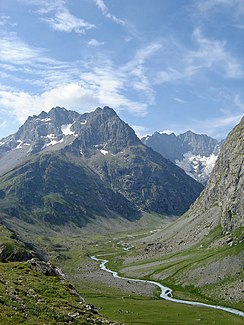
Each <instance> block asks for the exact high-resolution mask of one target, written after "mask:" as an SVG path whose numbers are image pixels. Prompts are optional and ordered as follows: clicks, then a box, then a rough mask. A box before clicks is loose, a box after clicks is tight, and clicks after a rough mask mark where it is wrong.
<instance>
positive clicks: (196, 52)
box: [155, 28, 244, 84]
mask: <svg viewBox="0 0 244 325" xmlns="http://www.w3.org/2000/svg"><path fill="white" fill-rule="evenodd" d="M192 40H193V42H194V43H195V49H193V48H192V47H189V48H187V47H185V46H184V45H182V44H180V43H179V42H177V41H176V40H174V39H172V38H168V39H165V40H164V43H165V44H167V51H165V52H164V51H163V53H162V58H163V59H164V60H165V66H167V68H165V69H164V70H161V71H159V72H158V73H157V76H156V78H155V83H156V84H160V83H166V82H176V81H177V82H180V81H184V82H185V81H186V80H190V79H192V78H193V77H196V76H201V74H203V73H206V72H208V71H209V72H211V73H216V74H218V75H220V76H222V77H224V78H226V79H241V78H243V77H244V66H243V62H241V61H240V59H237V58H236V57H235V56H234V55H232V53H231V51H230V50H229V49H228V44H227V42H225V41H220V40H216V39H210V38H207V37H205V36H204V35H203V33H202V31H201V30H200V29H199V28H196V29H195V30H194V31H193V33H192ZM178 53H181V55H180V56H179V55H178Z"/></svg>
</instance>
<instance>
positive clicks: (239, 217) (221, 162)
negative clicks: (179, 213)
mask: <svg viewBox="0 0 244 325" xmlns="http://www.w3.org/2000/svg"><path fill="white" fill-rule="evenodd" d="M243 162H244V118H242V120H241V122H240V123H239V124H238V125H237V126H236V127H235V128H234V129H233V130H232V132H231V133H230V134H229V136H228V138H227V139H226V141H225V142H224V144H223V146H222V149H221V152H220V154H219V157H218V159H217V162H216V164H215V167H214V169H213V173H212V175H211V177H210V179H209V182H208V184H207V187H206V189H205V190H204V192H203V193H202V195H201V197H200V198H199V199H198V200H197V202H196V203H195V204H194V206H193V207H192V212H193V213H195V212H196V211H199V212H198V213H205V212H206V211H208V209H209V208H210V207H213V206H214V205H216V206H218V207H219V208H220V209H221V219H220V223H221V226H222V228H223V233H227V232H233V231H235V230H236V229H237V228H239V227H241V226H242V227H243V226H244V201H243V197H244V164H243Z"/></svg>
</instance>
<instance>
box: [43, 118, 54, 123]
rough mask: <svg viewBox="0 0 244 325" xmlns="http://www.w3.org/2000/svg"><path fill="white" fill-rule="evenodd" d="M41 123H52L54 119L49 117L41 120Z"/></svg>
mask: <svg viewBox="0 0 244 325" xmlns="http://www.w3.org/2000/svg"><path fill="white" fill-rule="evenodd" d="M40 121H42V122H44V123H46V122H50V121H52V119H51V118H50V117H47V118H43V119H41V120H40Z"/></svg>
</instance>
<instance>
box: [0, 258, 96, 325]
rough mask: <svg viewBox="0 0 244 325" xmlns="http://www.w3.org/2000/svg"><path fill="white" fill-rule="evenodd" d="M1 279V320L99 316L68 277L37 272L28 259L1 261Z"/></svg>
mask: <svg viewBox="0 0 244 325" xmlns="http://www.w3.org/2000/svg"><path fill="white" fill-rule="evenodd" d="M10 274H11V276H9V275H10ZM0 279H1V280H0V324H3V325H8V324H11V325H12V324H66V323H68V322H71V321H72V324H91V319H92V318H96V315H95V316H94V315H92V314H91V313H90V312H89V311H86V310H85V309H84V306H83V303H81V302H80V299H79V298H78V297H77V296H76V295H75V294H73V293H72V292H71V287H70V284H69V283H68V282H67V281H63V282H61V281H60V278H59V277H57V276H45V275H44V274H42V273H39V272H35V271H33V270H32V269H31V268H30V265H29V264H28V262H8V263H0ZM74 314H76V315H79V318H78V317H77V318H75V317H72V315H74ZM97 324H99V322H97Z"/></svg>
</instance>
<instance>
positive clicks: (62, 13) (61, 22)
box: [41, 8, 96, 34]
mask: <svg viewBox="0 0 244 325" xmlns="http://www.w3.org/2000/svg"><path fill="white" fill-rule="evenodd" d="M41 20H42V21H45V22H47V23H48V24H49V25H50V26H51V27H52V28H53V29H54V30H56V31H60V32H76V33H78V34H84V33H85V32H86V31H87V30H89V29H91V28H95V27H96V26H95V25H94V24H91V23H88V22H87V21H85V20H84V19H81V18H78V17H75V16H74V15H72V14H71V13H70V12H69V11H68V9H66V8H62V9H59V10H58V11H57V12H56V13H55V15H54V17H51V18H42V19H41Z"/></svg>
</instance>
